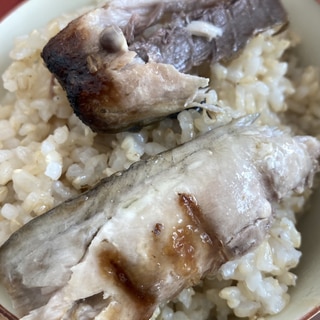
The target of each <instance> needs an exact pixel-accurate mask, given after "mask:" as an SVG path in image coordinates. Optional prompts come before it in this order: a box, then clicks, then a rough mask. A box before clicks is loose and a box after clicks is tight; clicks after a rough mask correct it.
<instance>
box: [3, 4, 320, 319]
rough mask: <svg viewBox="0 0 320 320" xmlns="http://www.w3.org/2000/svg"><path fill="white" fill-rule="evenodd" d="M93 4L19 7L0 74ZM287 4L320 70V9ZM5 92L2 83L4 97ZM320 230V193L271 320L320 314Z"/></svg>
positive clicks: (8, 24) (306, 59) (306, 56)
mask: <svg viewBox="0 0 320 320" xmlns="http://www.w3.org/2000/svg"><path fill="white" fill-rule="evenodd" d="M91 3H92V1H91V0H77V1H65V0H55V1H49V0H32V1H26V2H25V3H24V4H22V5H21V6H19V7H18V8H17V9H16V10H15V11H14V12H13V13H12V14H10V15H9V16H7V17H6V18H5V19H4V20H3V21H1V23H0V43H1V46H0V57H1V59H0V74H2V73H3V72H4V70H5V69H6V66H8V64H9V62H10V60H9V57H8V53H9V51H10V49H11V48H12V46H13V41H14V38H15V37H17V36H19V35H23V34H26V33H29V32H31V31H32V30H33V29H35V28H40V27H41V26H43V25H45V24H46V23H47V22H48V21H49V20H50V19H53V18H54V17H56V16H58V15H60V14H61V13H63V12H70V11H72V10H74V9H76V8H78V7H80V6H83V5H88V4H91ZM283 3H284V5H285V7H286V8H287V10H288V13H289V17H290V21H291V26H292V28H293V30H295V31H296V32H297V33H298V34H299V35H300V36H301V39H302V43H301V45H300V46H299V48H298V49H297V51H298V53H299V56H300V58H301V61H302V63H303V64H304V65H309V64H312V65H318V66H320V42H319V28H320V5H319V4H317V3H316V1H315V0H305V1H301V0H283ZM35 15H36V17H37V18H36V19H35V18H34V17H35ZM3 92H4V89H3V86H2V82H1V85H0V95H1V94H3ZM319 226H320V190H318V191H317V192H316V193H315V195H314V197H313V199H312V204H311V206H310V210H309V212H308V214H306V215H305V216H304V217H303V219H302V220H301V221H300V222H299V224H298V229H299V230H300V231H301V233H302V253H303V256H302V259H301V263H300V264H299V267H298V268H297V270H296V273H297V275H298V282H297V286H296V287H294V288H292V290H291V303H290V304H289V305H288V307H287V308H286V309H285V310H284V311H283V312H282V313H281V314H279V315H277V316H271V317H268V319H269V320H286V319H293V320H294V319H296V320H298V319H308V317H306V315H308V314H309V316H311V314H312V313H313V314H315V313H316V310H318V311H319V310H320V267H319V266H320V250H319V243H320V232H319ZM0 303H1V304H3V305H4V306H5V307H7V308H8V309H9V310H12V307H11V305H10V301H9V298H8V296H7V295H6V293H5V292H4V290H3V289H1V288H0Z"/></svg>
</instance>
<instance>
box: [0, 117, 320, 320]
mask: <svg viewBox="0 0 320 320" xmlns="http://www.w3.org/2000/svg"><path fill="white" fill-rule="evenodd" d="M253 120H254V117H253V116H251V117H248V118H244V119H240V120H238V121H236V122H234V123H232V124H229V125H227V126H224V127H221V128H218V129H216V130H213V131H211V132H209V133H207V134H205V135H203V136H202V137H199V138H197V139H195V140H194V141H192V142H188V143H186V144H184V145H182V146H180V147H177V148H176V149H173V150H170V151H167V152H164V153H162V154H160V155H158V156H156V157H153V158H151V159H148V160H145V161H141V162H138V163H136V164H134V165H133V166H132V167H131V168H130V169H129V170H127V171H124V172H122V173H121V174H117V175H113V176H111V177H109V178H106V179H105V180H103V181H101V182H100V183H99V184H98V185H97V186H96V187H95V188H93V189H92V190H90V191H88V192H86V193H84V194H82V195H80V196H78V197H76V198H74V199H71V200H69V201H67V202H65V203H62V204H61V205H59V206H57V207H56V208H54V209H52V210H51V211H49V212H48V213H46V214H44V215H42V216H40V217H38V218H36V219H34V220H32V221H31V222H30V223H29V224H27V225H25V226H24V227H22V228H21V229H20V230H19V231H17V232H16V233H15V234H14V235H13V236H12V237H11V238H10V239H9V240H8V241H7V242H6V243H5V244H4V245H3V246H2V247H1V248H0V276H1V281H2V282H3V283H4V285H5V286H6V287H7V289H8V291H9V293H10V294H11V296H12V298H13V300H14V302H15V306H16V308H17V311H18V314H19V316H24V317H23V319H24V320H28V319H29V320H31V319H48V320H50V319H52V320H54V319H70V318H72V317H74V318H78V319H79V318H81V319H97V320H99V319H113V318H114V315H115V314H118V315H119V317H120V316H121V317H120V318H123V319H137V320H138V319H149V318H148V317H150V316H151V315H152V313H153V311H154V309H155V308H156V306H157V305H158V304H160V303H162V302H165V301H168V300H170V299H172V298H173V297H175V296H176V295H177V294H178V293H179V292H180V291H181V290H182V289H183V288H185V287H189V286H192V285H195V284H197V283H198V282H199V280H200V279H201V278H203V277H204V276H205V275H206V274H208V273H214V272H215V271H216V270H217V269H218V268H219V267H220V265H221V264H222V263H224V262H225V261H227V260H229V259H233V258H234V257H238V256H241V255H243V254H244V253H246V252H248V251H249V250H251V249H252V248H254V247H255V246H257V245H258V244H259V243H260V242H261V241H262V240H263V239H264V237H265V236H266V234H267V232H268V229H269V226H270V224H271V223H272V206H273V203H274V202H277V201H279V200H281V198H283V197H285V196H287V195H290V194H291V193H292V192H294V191H298V192H301V191H303V189H304V188H306V187H311V183H312V180H313V175H314V174H315V173H316V172H317V171H318V158H319V155H320V143H319V141H318V140H316V139H315V138H312V137H291V136H290V135H288V134H287V133H284V132H281V131H279V130H276V129H272V128H269V127H262V128H261V127H257V126H255V125H253V124H252V121H253ZM89 314H90V316H89Z"/></svg>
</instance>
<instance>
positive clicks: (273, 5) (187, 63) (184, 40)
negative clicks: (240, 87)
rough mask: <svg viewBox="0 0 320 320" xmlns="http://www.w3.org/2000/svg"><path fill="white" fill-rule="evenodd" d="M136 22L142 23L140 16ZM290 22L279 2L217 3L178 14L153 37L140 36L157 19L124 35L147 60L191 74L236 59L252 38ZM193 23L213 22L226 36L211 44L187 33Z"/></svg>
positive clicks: (133, 28) (254, 0)
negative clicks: (201, 68)
mask: <svg viewBox="0 0 320 320" xmlns="http://www.w3.org/2000/svg"><path fill="white" fill-rule="evenodd" d="M163 6H165V5H163ZM199 7H200V5H199ZM159 10H160V9H159ZM165 12H166V9H162V13H163V14H165ZM158 18H159V17H158ZM136 19H137V20H139V18H138V17H137V18H136ZM159 19H161V17H160V18H159ZM287 19H288V17H287V13H286V11H285V9H284V7H283V6H282V4H281V2H280V1H279V0H270V1H265V0H238V1H216V2H215V3H213V4H212V6H211V7H208V6H207V7H206V8H203V9H201V8H200V9H199V8H193V11H191V12H183V11H182V12H181V13H176V14H175V15H173V16H172V21H170V22H168V23H166V24H165V25H164V27H161V28H160V29H159V30H157V31H156V33H155V34H152V36H151V37H146V38H144V37H143V36H142V37H139V32H141V31H140V30H143V29H146V28H148V27H149V25H152V24H154V23H156V21H154V17H153V16H152V22H151V23H149V22H148V21H144V22H145V23H146V25H142V24H141V22H138V21H137V22H136V23H137V25H138V30H139V31H138V32H136V33H135V26H134V24H135V21H134V19H132V21H130V22H129V26H126V29H127V30H130V34H129V32H125V33H124V34H125V36H126V38H127V40H128V39H129V41H128V42H129V49H130V50H132V51H135V52H137V53H138V55H139V56H140V57H141V58H142V59H143V60H144V61H146V62H148V61H155V62H158V63H167V64H171V65H173V66H174V67H175V68H176V69H177V70H179V71H180V72H189V71H190V70H191V69H192V68H193V67H194V66H199V65H201V64H203V63H204V62H206V61H211V62H212V63H214V62H217V61H221V60H223V61H225V62H227V61H230V60H232V59H233V58H234V57H235V56H237V55H239V53H240V52H241V50H242V49H243V48H244V47H245V45H246V44H247V42H248V40H249V39H250V38H251V37H252V36H254V35H256V34H258V33H260V32H262V31H265V30H267V29H269V28H272V27H274V28H275V27H283V26H284V25H285V24H286V23H287V22H288V20H287ZM191 21H205V22H209V23H211V24H213V25H214V26H216V27H218V28H221V30H222V32H223V34H222V36H218V37H216V38H213V39H212V40H211V41H208V39H206V38H205V37H201V36H195V35H192V34H191V33H190V32H188V31H187V30H186V27H187V25H188V24H189V23H190V22H191ZM135 34H136V36H135ZM135 38H138V39H135ZM139 38H140V39H139Z"/></svg>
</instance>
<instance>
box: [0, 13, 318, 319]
mask: <svg viewBox="0 0 320 320" xmlns="http://www.w3.org/2000/svg"><path fill="white" fill-rule="evenodd" d="M84 10H85V9H83V10H81V11H79V12H78V13H77V14H75V15H64V16H62V17H60V18H59V19H56V20H54V21H52V22H50V23H49V24H48V26H47V27H46V28H44V29H43V30H35V31H33V32H32V33H31V34H30V35H27V36H23V37H21V38H19V39H18V40H17V42H16V44H15V47H14V48H13V50H12V51H11V54H10V56H11V58H12V64H11V65H10V66H9V67H8V69H7V70H6V72H5V73H4V75H3V82H4V87H5V88H6V90H7V91H8V93H7V94H6V96H5V97H3V99H2V101H1V106H0V107H1V113H0V146H1V149H0V172H1V174H0V203H1V209H0V225H1V229H0V243H3V242H4V241H5V240H6V239H7V238H8V237H9V235H10V234H11V233H12V232H14V231H15V230H17V229H18V228H19V227H21V226H22V225H23V224H25V223H26V222H27V221H29V220H30V219H32V218H34V217H35V216H37V215H40V214H42V213H44V212H45V211H47V210H48V209H50V208H52V207H53V206H54V205H56V204H58V203H60V202H62V201H64V200H66V199H68V198H70V197H72V196H74V195H75V194H78V193H80V192H82V191H83V190H86V189H87V188H90V187H91V186H93V185H94V184H96V183H97V181H99V179H101V178H103V177H106V176H109V175H111V174H113V173H115V172H117V171H119V170H123V169H127V168H128V167H129V166H130V165H131V164H132V163H133V162H135V161H138V160H139V159H141V158H145V157H148V156H151V155H154V154H157V153H159V152H162V151H164V150H166V149H169V148H172V147H174V146H176V145H178V144H180V143H183V142H186V141H189V140H191V139H193V138H195V137H196V136H197V135H199V134H201V133H203V132H206V131H208V130H211V129H213V128H214V127H216V126H219V125H221V124H223V123H226V122H228V121H230V120H231V119H232V118H236V117H239V116H241V115H244V114H247V113H255V112H259V113H260V114H261V117H260V118H259V120H258V121H259V122H260V123H261V124H269V125H277V126H281V127H282V129H285V130H289V131H291V130H292V131H294V132H297V133H307V134H312V135H315V136H318V137H319V136H320V132H319V131H320V90H319V71H318V70H317V69H316V68H314V67H308V68H305V69H302V68H300V67H298V66H297V62H296V61H297V59H296V58H295V57H294V56H293V55H292V54H291V55H287V53H286V52H287V49H290V47H291V46H292V45H293V44H295V42H296V37H293V36H292V35H291V34H290V32H286V33H283V34H279V35H276V36H273V35H272V32H271V31H270V32H265V33H263V34H260V35H258V36H257V37H255V38H254V39H252V40H251V41H250V43H249V44H248V46H247V48H246V49H245V50H244V51H243V53H242V54H241V55H240V56H239V57H238V58H237V59H235V60H234V61H232V62H231V63H230V64H229V65H223V64H222V63H217V64H215V65H212V66H211V86H212V89H211V90H209V91H208V90H207V91H204V90H199V92H198V96H197V98H196V100H195V101H194V102H192V103H191V104H190V107H199V106H200V105H201V107H203V108H205V109H204V110H203V111H198V110H196V109H190V110H185V111H183V112H181V113H180V114H179V115H178V117H177V119H166V120H163V121H161V122H160V123H158V124H156V125H152V126H149V127H147V128H143V129H142V130H141V131H140V132H138V133H119V134H115V135H103V136H97V135H96V134H95V133H93V132H92V131H91V130H90V129H89V128H88V127H86V126H85V125H84V124H83V123H82V122H81V121H80V120H79V119H78V118H77V117H76V116H75V115H74V114H73V112H72V110H71V108H70V107H69V105H68V102H67V99H66V97H65V94H64V92H63V90H62V89H61V87H60V86H59V84H58V83H57V81H56V80H54V79H53V77H52V76H51V74H50V73H49V71H48V70H47V69H46V68H45V66H44V64H43V62H42V61H41V59H40V52H41V49H42V47H43V46H44V45H45V43H46V42H47V41H48V40H49V38H50V37H52V36H53V35H55V34H56V33H57V32H58V31H59V30H60V29H62V28H63V27H64V26H65V25H66V24H67V22H68V21H70V20H71V19H73V18H74V17H75V16H76V15H78V14H80V13H81V12H84ZM285 56H286V57H287V60H284V57H285ZM200 102H201V104H200ZM307 197H308V194H305V195H304V196H299V197H297V196H296V197H293V196H292V197H290V198H288V199H285V200H284V201H283V202H282V203H280V204H279V206H278V207H277V208H276V210H275V222H274V224H273V226H272V229H271V231H270V235H269V236H268V238H267V239H266V240H265V241H264V242H263V243H262V244H261V245H260V246H259V247H258V248H257V249H256V250H254V251H253V252H250V253H248V254H246V255H245V256H244V257H242V258H241V259H237V260H234V261H229V262H227V263H226V264H224V265H223V266H222V267H221V269H220V270H219V273H218V276H217V277H216V278H213V279H211V278H210V276H209V277H207V278H206V279H204V280H203V282H202V284H201V285H199V286H196V287H195V288H189V289H185V290H184V291H183V292H181V293H180V295H179V296H178V297H177V298H176V299H175V301H171V302H169V303H167V304H166V305H164V306H161V308H158V309H157V311H156V312H155V314H154V316H153V319H163V320H178V319H179V320H187V319H197V320H201V319H203V320H205V319H209V318H210V319H214V318H216V319H220V320H224V319H227V318H228V316H229V315H232V314H235V315H236V316H238V317H249V318H251V319H256V318H257V317H259V316H261V317H262V316H264V315H267V314H275V313H278V312H280V311H281V310H282V309H283V308H284V306H285V305H286V304H287V303H288V301H289V295H288V293H287V291H288V287H289V286H293V285H295V282H296V276H295V275H294V274H293V273H291V272H290V269H292V268H293V267H295V266H296V265H297V263H298V262H299V258H300V255H301V253H300V252H299V251H298V248H299V246H300V240H301V239H300V234H299V232H298V231H297V229H296V227H295V220H296V218H295V217H296V214H297V212H300V211H302V209H303V205H304V203H305V199H306V198H307Z"/></svg>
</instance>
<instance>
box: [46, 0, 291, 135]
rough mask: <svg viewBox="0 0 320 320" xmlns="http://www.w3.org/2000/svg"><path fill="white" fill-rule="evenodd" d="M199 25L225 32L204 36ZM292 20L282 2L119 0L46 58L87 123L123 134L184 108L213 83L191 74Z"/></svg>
mask: <svg viewBox="0 0 320 320" xmlns="http://www.w3.org/2000/svg"><path fill="white" fill-rule="evenodd" d="M193 23H198V24H199V23H200V29H201V26H202V29H203V26H204V25H206V26H209V27H210V28H211V29H212V28H216V29H219V30H220V31H219V32H220V33H219V32H218V34H217V35H216V36H213V38H212V35H211V36H210V32H207V31H204V32H200V34H198V33H197V32H195V31H194V26H193V25H192V24H193ZM286 23H287V15H286V12H285V10H284V8H283V6H282V5H281V2H280V1H279V0H270V1H267V2H266V1H263V0H236V1H231V0H225V1H223V0H222V1H217V0H215V1H213V0H211V1H164V2H159V1H140V2H137V3H131V2H128V1H125V2H123V1H121V2H120V1H118V0H114V1H109V2H108V3H107V4H106V5H105V6H104V7H102V8H99V9H96V10H93V11H91V12H89V13H87V14H84V15H83V16H81V17H79V18H78V19H75V20H74V21H72V22H71V23H70V24H69V25H68V26H67V27H66V28H65V29H63V30H62V31H61V32H60V33H58V34H57V35H56V36H55V37H54V38H52V39H51V40H50V41H49V42H48V44H47V45H46V46H45V47H44V49H43V51H42V57H43V60H44V62H45V64H46V66H47V67H48V69H49V70H50V71H51V72H52V73H53V75H54V76H55V77H56V78H57V79H58V81H59V82H60V84H61V86H62V87H63V88H64V90H65V91H66V94H67V97H68V100H69V102H70V105H71V107H72V108H73V110H74V112H75V113H76V114H77V116H78V117H79V118H80V119H81V120H82V121H83V122H84V123H85V124H87V125H88V126H90V127H91V129H92V130H94V131H97V132H118V131H123V130H128V129H132V128H137V127H141V126H145V125H148V124H150V123H153V122H155V121H158V120H160V119H162V118H164V117H166V116H168V115H170V114H175V113H177V112H179V111H181V110H183V109H184V108H185V107H186V105H187V104H188V102H189V101H192V99H193V98H194V96H195V94H196V92H197V90H198V89H199V88H205V87H207V86H208V84H209V82H208V79H206V78H203V77H199V76H194V75H189V74H186V73H185V72H188V71H190V70H191V68H192V67H193V66H198V65H200V64H202V63H203V62H205V61H209V60H211V61H212V62H215V61H220V60H226V61H227V60H229V59H232V58H233V57H234V56H235V55H236V54H238V53H239V52H240V51H241V50H242V49H243V47H244V46H245V45H246V43H247V41H248V39H249V38H251V37H252V36H253V35H255V34H256V33H258V32H261V31H263V30H265V29H267V28H269V27H270V28H271V27H275V28H276V27H281V26H283V25H285V24H286ZM159 24H160V27H158V25H159ZM197 28H199V27H197ZM197 28H196V29H197ZM210 28H209V29H210ZM145 29H147V31H146V30H145ZM153 29H154V31H150V30H153ZM106 30H107V32H106ZM142 30H144V31H145V32H142ZM112 31H113V32H112ZM147 33H148V35H146V34H147ZM211 38H212V39H211ZM128 44H129V46H128Z"/></svg>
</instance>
